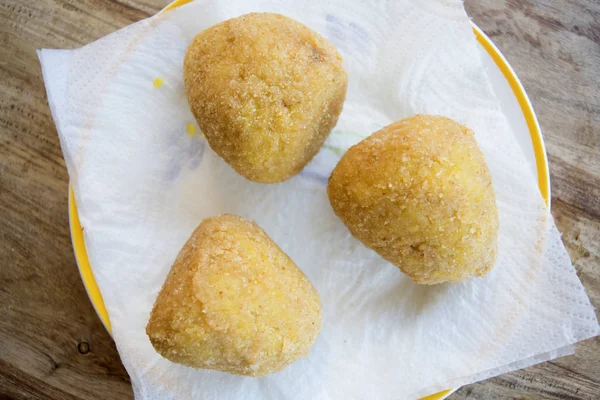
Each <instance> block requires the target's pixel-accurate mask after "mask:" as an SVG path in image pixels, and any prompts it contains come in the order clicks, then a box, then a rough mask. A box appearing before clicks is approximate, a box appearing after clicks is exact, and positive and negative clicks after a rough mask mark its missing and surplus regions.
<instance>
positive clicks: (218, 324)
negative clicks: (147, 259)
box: [146, 215, 321, 377]
mask: <svg viewBox="0 0 600 400" xmlns="http://www.w3.org/2000/svg"><path fill="white" fill-rule="evenodd" d="M320 329H321V303H320V300H319V294H318V293H317V291H316V290H315V288H314V287H313V285H312V284H311V282H310V281H309V280H308V278H307V277H306V276H305V275H304V274H303V273H302V271H300V269H298V267H297V266H296V265H295V264H294V262H293V261H292V260H291V259H290V258H289V257H288V256H287V255H286V254H285V253H284V252H283V251H282V250H281V249H280V248H279V247H278V246H277V245H276V244H275V243H274V242H273V241H272V240H271V239H270V238H269V236H267V234H266V233H265V232H264V231H263V230H262V229H261V228H260V227H258V226H257V225H256V224H254V223H252V222H250V221H247V220H245V219H243V218H241V217H238V216H234V215H220V216H218V217H215V218H209V219H206V220H204V221H203V222H202V223H201V224H200V225H199V226H198V228H196V230H195V231H194V233H193V234H192V236H191V237H190V238H189V240H188V241H187V243H186V244H185V246H184V247H183V249H181V252H180V253H179V255H178V256H177V259H176V260H175V263H174V264H173V267H172V268H171V271H170V272H169V275H168V276H167V279H166V281H165V283H164V285H163V287H162V289H161V291H160V293H159V295H158V297H157V299H156V302H155V303H154V308H153V309H152V314H151V315H150V321H149V322H148V325H147V326H146V333H147V334H148V337H149V338H150V342H151V343H152V345H153V346H154V348H155V349H156V351H157V352H158V353H159V354H161V355H162V356H163V357H165V358H167V359H169V360H171V361H173V362H176V363H179V364H184V365H187V366H190V367H193V368H206V369H215V370H219V371H225V372H229V373H232V374H237V375H248V376H256V377H258V376H264V375H267V374H270V373H273V372H277V371H279V370H281V369H283V368H284V367H286V366H287V365H289V364H291V363H292V362H293V361H294V360H296V359H298V358H300V357H304V356H306V355H308V353H309V350H310V346H311V345H312V343H313V342H314V340H315V338H316V337H317V335H318V334H319V331H320Z"/></svg>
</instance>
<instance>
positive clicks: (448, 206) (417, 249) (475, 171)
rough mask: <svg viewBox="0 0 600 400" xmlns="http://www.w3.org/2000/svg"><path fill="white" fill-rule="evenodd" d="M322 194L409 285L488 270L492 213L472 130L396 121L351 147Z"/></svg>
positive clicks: (439, 122)
mask: <svg viewBox="0 0 600 400" xmlns="http://www.w3.org/2000/svg"><path fill="white" fill-rule="evenodd" d="M328 194H329V199H330V201H331V205H332V207H333V209H334V211H335V213H336V214H337V215H338V216H339V217H340V218H341V219H342V221H343V222H344V223H345V224H346V226H347V227H348V229H349V230H350V232H351V233H352V234H353V235H354V236H355V237H356V238H357V239H359V240H360V241H362V242H363V243H364V244H365V245H366V246H367V247H369V248H371V249H373V250H375V251H376V252H377V253H378V254H379V255H381V256H382V257H383V258H384V259H386V260H387V261H389V262H391V263H392V264H394V265H396V266H398V267H400V269H401V270H402V271H403V272H404V273H406V274H407V275H408V276H410V277H411V278H412V279H413V280H414V281H415V282H417V283H423V284H436V283H442V282H457V281H461V280H464V279H467V278H469V277H472V276H483V275H485V274H486V273H487V272H488V271H489V270H490V269H491V268H492V267H493V265H494V262H495V259H496V254H497V242H498V211H497V208H496V199H495V196H494V191H493V188H492V179H491V175H490V172H489V170H488V167H487V165H486V163H485V159H484V157H483V154H482V153H481V151H480V150H479V148H478V146H477V143H476V141H475V137H474V135H473V132H472V131H471V130H469V129H468V128H466V127H465V126H462V125H460V124H458V123H457V122H454V121H452V120H451V119H448V118H444V117H436V116H426V115H417V116H414V117H411V118H407V119H404V120H401V121H398V122H395V123H393V124H391V125H389V126H387V127H385V128H383V129H381V130H380V131H378V132H376V133H374V134H373V135H371V136H369V137H368V138H366V139H365V140H363V141H361V142H360V143H358V144H357V145H355V146H353V147H351V148H350V149H349V150H348V151H347V152H346V154H345V155H344V156H343V157H342V159H341V160H340V162H339V163H338V165H337V166H336V168H335V170H334V171H333V173H332V175H331V177H330V179H329V185H328Z"/></svg>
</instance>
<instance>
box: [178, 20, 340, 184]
mask: <svg viewBox="0 0 600 400" xmlns="http://www.w3.org/2000/svg"><path fill="white" fill-rule="evenodd" d="M183 72H184V83H185V88H186V92H187V97H188V101H189V104H190V107H191V110H192V113H193V114H194V117H195V118H196V120H197V121H198V125H199V126H200V129H202V132H203V133H204V134H205V136H206V139H207V140H208V143H209V145H210V147H212V149H213V150H214V151H215V152H216V153H217V154H218V155H219V156H221V157H222V158H223V159H224V160H225V161H226V162H227V163H228V164H229V165H231V166H232V167H233V168H234V169H235V170H236V171H237V172H238V173H239V174H240V175H242V176H244V177H246V178H247V179H249V180H252V181H256V182H262V183H275V182H281V181H284V180H286V179H288V178H290V177H292V176H294V175H296V174H298V173H299V172H300V171H301V170H302V169H303V168H304V166H305V165H306V164H308V162H309V161H310V160H311V159H312V158H313V157H314V156H315V154H317V152H318V151H319V149H320V148H321V146H322V145H323V143H324V142H325V139H327V136H328V135H329V132H330V131H331V130H332V129H333V127H334V126H335V124H336V123H337V120H338V117H339V115H340V112H341V111H342V104H343V102H344V99H345V97H346V86H347V74H346V72H345V71H344V69H343V68H342V58H341V56H340V55H339V53H338V52H337V50H336V49H335V47H334V46H333V45H332V44H331V43H330V42H328V41H327V40H326V39H325V38H323V37H322V36H320V35H319V34H317V33H316V32H313V31H312V30H310V29H309V28H307V27H306V26H304V25H302V24H301V23H299V22H297V21H294V20H293V19H290V18H287V17H284V16H283V15H279V14H271V13H252V14H246V15H243V16H241V17H238V18H233V19H230V20H227V21H224V22H221V23H219V24H216V25H214V26H212V27H210V28H208V29H206V30H205V31H203V32H200V33H199V34H198V35H197V36H196V37H195V38H194V40H193V42H192V44H191V45H190V46H189V47H188V49H187V53H186V56H185V60H184V71H183Z"/></svg>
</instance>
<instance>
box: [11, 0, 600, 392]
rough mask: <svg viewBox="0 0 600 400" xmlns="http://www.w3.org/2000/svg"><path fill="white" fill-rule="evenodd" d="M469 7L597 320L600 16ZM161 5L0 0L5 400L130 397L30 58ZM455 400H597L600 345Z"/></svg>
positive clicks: (498, 4)
mask: <svg viewBox="0 0 600 400" xmlns="http://www.w3.org/2000/svg"><path fill="white" fill-rule="evenodd" d="M465 3H466V8H467V10H468V12H469V14H470V15H471V16H472V17H473V19H474V20H475V22H477V24H478V25H479V26H480V27H481V28H482V29H483V30H484V31H485V32H487V33H488V34H489V35H490V36H491V38H492V39H493V40H494V42H495V43H496V44H497V45H498V46H499V47H500V49H501V50H502V51H503V52H504V54H505V55H506V56H507V58H508V60H509V61H510V62H511V64H512V65H513V67H514V68H515V70H516V71H517V73H518V75H519V77H520V78H521V80H522V81H523V83H524V85H525V87H526V89H527V91H528V93H529V95H530V96H531V100H532V102H533V104H534V107H535V109H536V111H537V114H538V116H539V119H540V122H541V125H542V128H543V131H544V138H545V141H546V146H547V149H548V155H549V159H550V170H551V174H552V195H553V196H552V211H553V214H554V216H555V218H556V221H557V224H558V227H559V229H560V230H561V231H562V232H563V239H564V241H565V244H566V246H567V248H568V249H569V252H570V254H571V257H572V259H573V262H574V264H575V267H576V268H577V271H578V274H579V276H580V278H581V280H582V282H583V284H584V285H585V287H586V289H587V291H588V294H589V295H590V298H591V300H592V303H593V304H594V305H595V306H596V307H600V268H599V265H600V2H599V1H598V0H466V1H465ZM166 4H167V0H119V1H117V0H81V1H79V0H0V398H12V399H46V398H49V399H61V400H62V399H92V398H102V399H128V398H131V397H132V391H131V385H130V382H129V378H128V376H127V373H126V371H125V369H124V368H123V366H122V364H121V362H120V360H119V355H118V353H117V351H116V349H115V345H114V343H113V341H112V340H111V338H110V336H109V335H108V333H107V332H106V331H105V330H104V328H103V326H102V324H101V323H100V320H99V319H98V317H97V316H96V314H95V313H94V310H93V308H92V306H91V304H90V302H89V300H88V298H87V296H86V292H85V290H84V287H83V285H82V283H81V280H80V278H79V274H78V272H77V267H76V264H75V259H74V257H73V251H72V248H71V239H70V235H69V223H68V216H67V182H68V176H67V171H66V169H65V164H64V161H63V158H62V154H61V150H60V146H59V141H58V136H57V133H56V129H55V127H54V124H53V122H52V118H51V115H50V110H49V109H48V105H47V102H46V94H45V91H44V85H43V82H42V75H41V71H40V66H39V62H38V59H37V57H36V53H35V49H39V48H74V47H78V46H81V45H84V44H86V43H89V42H91V41H93V40H95V39H98V38H100V37H101V36H104V35H106V34H108V33H110V32H112V31H114V30H116V29H118V28H121V27H124V26H125V25H128V24H130V23H132V22H135V21H138V20H140V19H142V18H145V17H147V16H150V15H152V14H154V13H156V12H157V11H159V10H160V9H161V8H162V7H163V6H165V5H166ZM452 398H453V399H464V398H470V399H508V398H515V399H598V398H600V339H598V338H596V339H592V340H587V341H585V342H584V343H581V344H580V345H578V346H577V354H576V355H574V356H571V357H565V358H561V359H558V360H556V361H552V362H547V363H544V364H541V365H538V366H534V367H531V368H528V369H526V370H522V371H518V372H514V373H510V374H507V375H503V376H500V377H498V378H494V379H490V380H487V381H484V382H481V383H477V384H474V385H470V386H466V387H463V388H461V389H460V390H459V391H458V392H457V393H456V394H454V395H453V397H452Z"/></svg>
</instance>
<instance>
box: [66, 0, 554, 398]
mask: <svg viewBox="0 0 600 400" xmlns="http://www.w3.org/2000/svg"><path fill="white" fill-rule="evenodd" d="M191 1H193V0H176V1H174V2H172V3H171V4H169V5H167V6H166V7H165V8H164V9H162V10H161V12H162V11H166V10H169V9H173V8H175V7H179V6H181V5H183V4H186V3H189V2H191ZM471 25H472V28H473V32H474V33H475V37H476V39H477V42H478V43H479V44H480V45H481V46H482V47H483V48H484V49H485V50H486V51H487V53H488V54H489V55H490V56H491V57H492V59H493V61H494V62H495V64H496V66H497V67H498V68H499V69H500V71H501V72H502V74H503V75H504V78H505V79H506V81H507V82H508V84H509V85H510V87H511V89H512V91H513V94H514V96H515V97H516V99H517V101H518V103H519V106H520V108H521V111H522V113H523V116H524V118H525V121H526V123H527V127H528V129H529V135H530V138H531V143H532V146H533V152H534V156H535V161H536V170H537V175H538V187H539V189H540V192H541V194H542V197H543V198H544V201H545V202H546V205H547V206H548V208H550V201H551V186H550V172H549V168H548V155H547V153H546V146H545V143H544V138H543V136H542V129H541V127H540V124H539V121H538V119H537V115H536V114H535V111H534V109H533V105H532V104H531V100H530V99H529V96H528V95H527V92H526V91H525V88H524V87H523V84H522V83H521V80H520V79H519V77H518V76H517V74H516V73H515V71H514V69H513V68H512V66H511V65H510V64H509V62H508V60H507V59H506V57H505V56H504V55H503V54H502V52H501V51H500V49H498V47H496V45H495V44H494V43H493V42H492V40H491V39H490V38H489V36H487V35H486V34H485V32H483V30H481V28H479V27H478V26H477V24H475V22H473V21H471ZM68 207H69V228H70V233H71V243H72V246H73V251H74V253H75V261H76V264H77V268H78V270H79V275H80V276H81V280H82V282H83V286H84V287H85V291H86V293H87V295H88V297H89V299H90V301H91V303H92V306H93V307H94V311H95V312H96V314H97V315H98V317H99V318H100V321H101V322H102V325H104V328H105V329H106V330H107V332H108V333H109V334H110V335H111V336H112V327H111V324H110V318H109V316H108V312H107V310H106V307H105V305H104V300H103V299H102V294H101V293H100V288H99V287H98V284H97V283H96V279H95V278H94V274H93V272H92V268H91V265H90V261H89V258H88V255H87V250H86V247H85V241H84V238H83V231H84V227H82V225H81V221H80V220H79V214H78V212H77V205H76V203H75V194H74V192H73V187H72V185H71V183H70V182H69V194H68ZM456 390H458V388H455V389H449V390H446V391H443V392H440V393H436V394H433V395H430V396H427V397H424V398H422V399H421V400H442V399H445V398H447V397H448V396H450V395H451V394H452V393H454V392H455V391H456Z"/></svg>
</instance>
